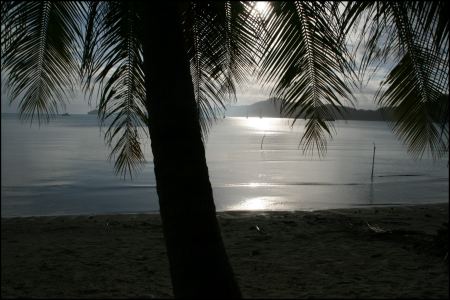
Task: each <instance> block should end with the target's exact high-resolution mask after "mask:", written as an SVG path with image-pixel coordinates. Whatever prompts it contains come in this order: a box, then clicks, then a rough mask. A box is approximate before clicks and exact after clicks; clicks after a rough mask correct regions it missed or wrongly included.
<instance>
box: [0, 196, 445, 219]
mask: <svg viewBox="0 0 450 300" xmlns="http://www.w3.org/2000/svg"><path fill="white" fill-rule="evenodd" d="M441 204H447V205H448V204H449V202H448V200H442V201H437V202H428V203H418V204H416V203H409V204H403V203H400V204H395V203H389V204H361V205H353V206H348V207H341V208H318V209H305V210H294V209H293V210H268V209H260V210H237V209H236V210H220V211H217V212H216V215H217V216H219V215H221V214H225V213H229V212H231V213H233V212H236V213H239V212H246V213H302V212H320V211H332V210H353V209H371V208H389V207H414V206H428V205H441ZM120 215H124V216H128V215H159V210H155V211H147V212H112V213H80V214H57V215H56V214H50V215H25V216H18V215H13V216H1V219H14V218H54V217H68V218H70V217H99V216H120Z"/></svg>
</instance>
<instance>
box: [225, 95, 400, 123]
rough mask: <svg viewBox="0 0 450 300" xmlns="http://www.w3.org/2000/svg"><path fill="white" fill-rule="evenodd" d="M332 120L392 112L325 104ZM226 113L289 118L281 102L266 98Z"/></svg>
mask: <svg viewBox="0 0 450 300" xmlns="http://www.w3.org/2000/svg"><path fill="white" fill-rule="evenodd" d="M326 106H327V108H329V109H330V111H331V114H332V116H333V117H334V119H328V121H334V120H367V121H382V120H389V119H392V114H391V112H389V111H388V110H387V109H384V108H380V109H377V110H365V109H355V108H351V107H347V106H344V108H343V110H342V114H340V113H339V112H338V111H337V110H336V109H335V108H334V107H332V106H331V105H329V104H327V105H326ZM226 115H227V116H230V117H247V116H248V117H263V118H264V117H267V118H290V117H293V116H289V115H288V114H287V113H281V102H280V101H279V100H277V99H267V100H264V101H259V102H256V103H253V104H250V105H237V106H229V107H227V111H226ZM300 118H302V119H303V118H305V114H304V113H302V114H300Z"/></svg>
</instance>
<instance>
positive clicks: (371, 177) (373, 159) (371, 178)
mask: <svg viewBox="0 0 450 300" xmlns="http://www.w3.org/2000/svg"><path fill="white" fill-rule="evenodd" d="M375 149H376V147H375V143H373V157H372V175H371V176H370V180H371V181H373V166H374V164H375Z"/></svg>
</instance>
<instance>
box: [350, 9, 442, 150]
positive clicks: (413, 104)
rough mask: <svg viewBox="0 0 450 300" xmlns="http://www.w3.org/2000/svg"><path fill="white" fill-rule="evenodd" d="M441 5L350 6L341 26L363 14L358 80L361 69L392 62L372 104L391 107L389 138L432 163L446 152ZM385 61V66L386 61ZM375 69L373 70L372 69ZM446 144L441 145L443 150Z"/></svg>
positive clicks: (362, 71) (363, 72)
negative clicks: (429, 157) (441, 115)
mask: <svg viewBox="0 0 450 300" xmlns="http://www.w3.org/2000/svg"><path fill="white" fill-rule="evenodd" d="M446 6H448V5H447V4H444V2H380V3H378V2H377V3H376V4H375V3H373V2H360V3H356V2H355V3H350V4H349V5H348V6H347V8H346V12H345V13H344V15H345V16H346V17H345V18H344V19H345V20H346V22H347V23H346V25H345V26H355V24H357V20H356V18H355V16H356V15H358V14H359V15H362V14H363V13H365V18H364V20H363V27H362V28H363V30H362V31H361V37H363V36H365V40H366V41H367V42H366V43H364V44H360V45H359V46H360V48H361V49H364V50H365V51H364V55H363V58H362V64H361V65H362V66H363V67H362V69H361V72H360V75H361V76H364V75H365V74H366V70H367V66H369V65H373V64H375V65H376V66H380V65H383V64H386V62H390V61H392V60H393V61H394V62H395V63H396V65H395V66H394V67H393V68H392V69H391V70H390V71H389V73H388V75H387V78H386V80H385V81H383V82H382V84H381V85H380V88H379V91H378V92H377V94H376V97H375V101H376V103H378V104H379V105H382V106H386V107H389V108H392V109H393V111H394V117H396V121H395V122H393V123H391V125H392V129H393V131H394V133H395V134H396V135H397V136H398V137H399V138H400V139H401V140H402V141H403V142H405V143H406V144H407V145H408V150H409V152H410V153H411V154H412V155H413V156H414V157H416V158H418V157H422V155H423V154H424V153H425V152H426V151H427V150H429V151H430V152H431V154H432V156H433V158H439V157H442V156H443V154H444V153H445V152H446V151H448V118H436V117H435V116H436V115H437V112H440V111H445V112H446V114H448V98H447V99H446V100H444V101H441V100H440V99H442V96H443V95H444V94H448V17H447V16H446V12H444V11H442V10H443V9H445V7H446ZM389 59H390V61H389ZM374 69H376V67H375V68H374ZM446 142H447V146H446Z"/></svg>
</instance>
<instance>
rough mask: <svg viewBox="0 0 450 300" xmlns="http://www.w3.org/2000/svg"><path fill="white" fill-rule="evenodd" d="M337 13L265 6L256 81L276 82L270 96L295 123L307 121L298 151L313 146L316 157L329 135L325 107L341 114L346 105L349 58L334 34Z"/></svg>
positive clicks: (330, 7)
mask: <svg viewBox="0 0 450 300" xmlns="http://www.w3.org/2000/svg"><path fill="white" fill-rule="evenodd" d="M338 15H339V13H338V6H337V5H336V4H334V3H322V2H321V3H317V2H271V11H270V13H269V16H268V19H267V20H268V21H267V23H266V28H267V35H266V37H265V39H264V40H265V45H264V47H265V49H266V52H265V53H264V57H263V61H262V64H261V74H260V76H261V77H260V78H262V81H263V82H264V83H267V82H271V81H275V82H276V84H275V86H274V88H273V90H272V92H271V94H272V96H273V97H275V98H277V99H280V100H281V101H282V106H281V107H282V110H283V111H285V112H286V113H287V114H288V115H289V116H291V117H293V118H294V119H295V120H296V119H298V118H300V117H303V116H304V117H305V118H308V119H309V120H308V122H307V123H306V129H305V133H304V135H303V137H302V139H301V143H304V145H305V147H304V152H305V151H308V150H312V151H313V150H314V148H315V149H317V151H318V153H319V155H321V154H323V153H324V152H325V150H326V139H327V137H331V129H333V124H332V123H331V122H329V121H327V120H328V119H333V118H334V115H333V110H332V109H331V108H334V109H335V110H336V111H337V112H338V113H340V114H342V113H343V110H342V104H343V103H344V102H347V101H348V102H350V103H352V101H351V100H352V98H351V97H352V94H351V90H350V88H349V82H348V80H347V77H346V76H348V75H350V72H349V71H351V70H352V68H351V60H350V57H349V56H347V51H346V48H345V44H344V43H343V40H342V38H341V36H340V35H339V31H338V30H337V21H336V17H337V16H338ZM326 104H328V105H326ZM294 122H295V121H294Z"/></svg>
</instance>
